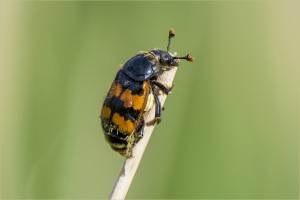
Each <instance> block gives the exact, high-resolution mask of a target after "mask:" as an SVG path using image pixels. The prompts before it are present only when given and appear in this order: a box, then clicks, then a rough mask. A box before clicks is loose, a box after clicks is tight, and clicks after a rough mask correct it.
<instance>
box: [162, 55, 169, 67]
mask: <svg viewBox="0 0 300 200" xmlns="http://www.w3.org/2000/svg"><path fill="white" fill-rule="evenodd" d="M160 62H161V64H163V65H170V64H171V57H170V56H169V55H168V54H162V55H161V57H160Z"/></svg>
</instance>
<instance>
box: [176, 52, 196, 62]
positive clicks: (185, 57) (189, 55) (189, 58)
mask: <svg viewBox="0 0 300 200" xmlns="http://www.w3.org/2000/svg"><path fill="white" fill-rule="evenodd" d="M173 59H184V60H187V61H189V62H193V61H194V60H195V58H194V56H192V55H191V54H188V55H186V56H183V57H173Z"/></svg>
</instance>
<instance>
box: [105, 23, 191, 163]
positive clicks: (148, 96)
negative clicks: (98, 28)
mask: <svg viewBox="0 0 300 200" xmlns="http://www.w3.org/2000/svg"><path fill="white" fill-rule="evenodd" d="M174 36H175V32H174V30H173V29H172V28H171V29H170V30H169V39H168V46H167V51H164V50H152V51H147V52H140V53H138V54H137V55H135V56H134V57H132V58H131V59H130V60H128V61H127V62H126V63H125V65H124V66H123V68H122V69H120V70H119V71H118V73H117V75H116V78H115V80H114V82H113V83H112V85H111V87H110V90H109V92H108V94H107V96H106V98H105V100H104V103H103V106H102V111H101V116H100V118H101V125H102V128H103V130H104V135H105V138H106V140H107V141H108V142H109V144H110V146H111V147H112V149H113V150H115V151H117V152H119V153H120V154H121V155H123V156H125V157H127V158H130V157H132V148H133V146H134V145H135V144H136V143H137V142H138V141H139V140H140V139H141V138H142V137H143V132H144V126H145V122H144V116H143V114H144V113H145V112H147V111H149V110H150V108H151V107H152V105H153V103H154V102H155V119H154V120H155V122H156V123H159V122H160V116H161V110H162V108H161V104H160V101H159V99H158V97H157V94H156V93H155V88H156V87H157V88H159V89H160V90H162V91H163V92H164V93H166V94H169V93H170V92H171V89H172V87H171V88H168V87H166V86H164V85H163V84H162V83H160V82H158V81H157V79H158V76H159V75H160V74H161V73H162V72H163V71H165V70H169V69H171V68H173V67H178V66H179V59H185V60H188V61H193V60H194V57H193V56H191V55H190V54H188V55H187V56H185V57H176V56H173V55H172V54H171V53H170V52H169V49H170V41H171V38H172V37H174Z"/></svg>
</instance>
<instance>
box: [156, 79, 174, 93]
mask: <svg viewBox="0 0 300 200" xmlns="http://www.w3.org/2000/svg"><path fill="white" fill-rule="evenodd" d="M152 83H153V84H154V85H156V86H157V87H158V88H159V89H161V90H162V91H163V92H164V93H165V94H167V95H170V94H171V93H172V92H171V90H172V89H173V86H174V84H173V85H172V87H171V88H167V87H166V86H164V85H163V84H162V83H161V82H158V81H156V80H153V81H152Z"/></svg>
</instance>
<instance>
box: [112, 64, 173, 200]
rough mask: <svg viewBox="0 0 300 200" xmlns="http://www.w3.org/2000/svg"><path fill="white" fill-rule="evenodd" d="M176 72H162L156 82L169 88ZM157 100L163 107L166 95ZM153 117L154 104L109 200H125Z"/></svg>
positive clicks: (150, 133) (151, 128) (151, 126)
mask: <svg viewBox="0 0 300 200" xmlns="http://www.w3.org/2000/svg"><path fill="white" fill-rule="evenodd" d="M176 71H177V67H174V68H173V69H171V70H169V71H165V72H163V74H161V76H159V78H158V81H159V82H161V83H163V84H164V85H166V86H171V85H172V83H173V80H174V77H175V73H176ZM158 98H159V100H160V102H161V105H162V106H163V105H164V103H165V100H166V98H167V95H165V94H164V93H162V92H161V93H160V94H159V95H158ZM154 116H155V104H154V105H153V106H152V108H151V110H150V111H149V112H147V113H145V116H144V118H145V124H146V125H145V132H144V137H143V138H142V139H141V140H140V141H139V142H138V143H137V144H136V146H135V147H134V149H133V158H129V159H126V160H125V162H124V165H123V167H122V169H121V172H120V175H119V177H118V179H117V180H116V182H115V185H114V187H113V189H112V191H111V194H110V196H109V199H112V200H119V199H125V196H126V194H127V191H128V189H129V187H130V184H131V181H132V179H133V177H134V175H135V172H136V170H137V168H138V166H139V163H140V161H141V159H142V157H143V154H144V151H145V149H146V146H147V144H148V142H149V140H150V137H151V135H152V132H153V129H154V127H155V124H154V125H147V124H148V122H151V121H152V120H153V119H154Z"/></svg>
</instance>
